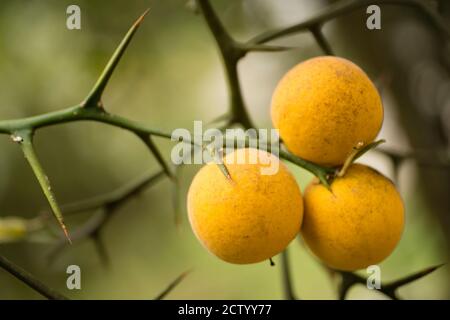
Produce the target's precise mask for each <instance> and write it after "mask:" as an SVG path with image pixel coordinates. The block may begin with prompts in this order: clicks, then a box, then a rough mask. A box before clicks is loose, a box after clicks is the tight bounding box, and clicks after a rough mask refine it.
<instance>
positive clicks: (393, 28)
mask: <svg viewBox="0 0 450 320" xmlns="http://www.w3.org/2000/svg"><path fill="white" fill-rule="evenodd" d="M212 2H213V5H214V7H215V9H216V10H217V12H218V14H219V16H220V17H221V19H222V21H223V23H224V24H225V25H226V26H227V28H228V30H230V32H231V33H232V34H233V35H234V36H235V37H236V39H238V40H245V39H248V38H249V37H250V36H253V35H256V34H258V33H260V32H262V31H264V30H267V29H270V28H274V27H279V26H287V25H290V24H292V23H295V22H298V21H301V20H303V19H305V18H307V17H308V16H310V15H312V14H314V13H316V12H318V11H319V10H320V9H321V8H322V7H323V6H325V5H327V4H329V2H327V1H312V0H304V1H300V0H283V1H270V0H231V1H225V0H221V1H215V0H213V1H212ZM70 4H78V5H79V6H80V7H81V14H82V16H81V17H82V29H81V30H68V29H67V28H66V18H67V15H66V8H67V6H68V5H70ZM148 7H151V11H150V13H149V15H148V16H147V17H146V19H145V22H144V23H143V25H142V26H141V29H140V30H139V31H138V33H137V34H136V36H135V38H134V40H133V42H132V43H131V45H130V47H129V49H128V50H127V52H126V53H125V56H124V58H123V59H122V61H121V63H120V64H119V66H118V68H117V70H116V72H115V74H114V75H113V77H112V79H111V82H110V84H109V86H108V88H107V90H106V92H105V95H104V104H105V106H106V109H107V110H108V111H110V112H113V113H116V114H120V115H123V116H126V117H129V118H131V119H135V120H139V121H143V122H146V123H148V124H150V125H153V126H154V127H155V128H160V129H164V130H166V131H171V130H172V129H174V128H181V127H185V128H188V129H192V126H193V121H194V120H204V121H210V120H212V119H213V118H215V117H217V116H219V115H221V114H223V113H224V112H225V111H226V110H227V103H228V100H227V89H226V82H225V78H224V74H223V70H222V64H221V60H220V56H219V55H218V50H217V49H216V45H215V43H214V41H213V38H212V37H211V34H210V32H209V30H208V28H207V26H206V24H205V23H204V20H203V18H202V16H201V15H196V14H194V13H193V12H192V10H189V9H188V8H187V6H186V1H184V0H164V1H162V0H159V1H156V0H154V1H143V0H134V1H126V2H125V1H114V2H113V1H87V0H86V1H76V3H75V2H73V1H65V0H64V1H56V0H45V1H36V0H33V1H25V0H19V1H16V0H14V1H13V0H4V1H1V3H0V119H9V118H19V117H24V116H30V115H35V114H39V113H43V112H48V111H53V110H57V109H60V108H63V107H67V106H71V105H75V104H77V103H79V102H80V101H81V100H82V99H83V98H84V97H85V96H86V94H87V93H88V91H89V90H90V88H91V86H92V85H93V84H94V82H95V80H96V78H97V76H98V75H99V74H100V72H101V70H102V68H103V67H104V65H105V64H106V62H107V60H108V59H109V56H110V55H111V54H112V52H113V51H114V49H115V47H116V46H117V44H118V43H119V41H120V39H121V37H122V36H123V35H124V34H125V32H126V31H127V29H128V28H129V26H130V25H131V23H132V22H133V21H134V20H135V19H136V18H137V17H138V16H139V15H140V14H141V13H142V12H143V11H144V10H145V9H146V8H148ZM383 10H386V11H383V19H384V18H386V24H384V25H383V29H382V30H381V31H374V32H370V31H368V30H366V29H365V17H366V14H365V12H364V10H360V11H357V12H355V13H353V14H351V15H348V16H346V17H343V18H339V19H336V20H334V21H332V22H330V23H329V24H327V25H326V27H325V29H324V32H325V34H326V36H327V37H328V38H329V39H330V42H331V45H332V46H333V48H334V49H335V52H336V53H337V54H338V55H340V56H343V57H347V58H349V59H351V60H353V61H354V62H356V63H357V64H359V65H360V66H361V67H362V68H363V69H365V70H366V71H367V73H368V74H369V76H370V77H371V78H372V79H374V80H377V79H379V78H380V76H382V75H383V74H384V72H385V70H389V68H390V67H391V66H392V64H395V65H396V66H397V65H398V63H395V61H397V60H396V59H399V58H398V56H397V55H396V54H398V52H400V53H401V52H402V51H401V49H402V48H399V47H398V46H399V44H397V42H396V41H395V37H401V38H402V39H403V40H404V39H405V32H406V31H405V32H403V33H401V32H402V30H403V29H404V28H405V27H404V24H401V23H400V22H401V21H402V19H403V20H405V19H406V22H405V23H407V24H406V30H407V31H408V30H409V31H408V32H413V33H414V32H415V34H416V36H417V32H418V31H417V30H419V31H421V30H422V32H423V33H424V39H425V38H426V39H431V40H429V41H436V43H439V40H436V39H435V38H436V37H435V36H434V35H429V33H431V31H429V28H428V27H427V26H426V25H425V26H424V25H423V23H422V20H423V19H421V18H422V17H420V16H418V15H417V14H416V13H415V12H413V11H412V10H411V12H409V11H408V10H406V9H402V8H387V9H383ZM397 17H398V19H397ZM384 21H385V20H383V23H384ZM408 23H409V24H408ZM399 28H400V31H399ZM402 28H403V29H402ZM414 28H416V29H414ZM349 30H352V35H351V37H349ZM411 30H412V31H411ZM399 33H400V35H399ZM407 34H408V33H407ZM349 38H350V39H349ZM416 41H419V40H416ZM420 41H421V40H420ZM424 41H425V40H424ZM277 43H279V44H286V45H292V46H295V47H296V49H294V50H291V51H289V52H283V53H252V54H249V55H248V56H247V57H245V59H243V60H242V61H241V62H240V64H239V72H240V75H241V79H242V89H243V93H244V97H245V100H246V102H247V105H248V107H249V111H250V114H251V116H252V119H254V121H255V123H256V124H257V125H258V126H259V127H270V126H271V123H270V118H269V106H270V98H271V94H272V91H273V89H274V87H275V85H276V83H277V81H278V80H279V79H280V78H281V76H282V75H283V74H284V73H285V72H286V71H287V70H288V69H289V68H290V67H292V66H293V65H295V64H296V63H298V62H300V61H302V60H304V59H306V58H309V57H312V56H316V55H320V54H321V51H320V50H319V48H318V47H317V45H316V44H315V42H314V40H313V38H312V37H311V35H310V34H308V33H304V34H300V35H296V36H291V37H287V38H285V39H282V40H280V41H277ZM433 43H435V42H433ZM423 45H424V46H429V44H427V43H424V44H423ZM396 46H397V47H396ZM404 50H407V51H406V52H404V53H403V54H404V55H406V56H411V55H413V56H414V55H415V53H414V52H415V51H414V50H417V51H418V52H421V51H423V50H431V49H429V48H428V49H423V48H422V44H421V43H420V42H419V43H418V44H417V45H416V46H412V51H411V50H408V48H407V47H406V48H404ZM415 56H416V57H419V56H420V54H419V53H418V54H416V55H415ZM412 63H413V62H412ZM414 63H415V62H414ZM447 71H448V70H447ZM439 81H441V82H444V83H447V84H448V83H449V82H448V81H449V80H448V72H447V78H443V79H439ZM391 84H392V82H391ZM395 86H396V83H395V78H394V83H393V85H392V86H389V84H387V85H386V87H385V88H384V89H383V91H382V93H383V100H384V104H385V108H386V119H385V123H384V127H383V130H382V132H381V134H380V138H385V139H387V141H388V143H387V147H389V148H391V149H394V150H409V149H410V148H412V147H415V145H417V144H416V143H415V142H416V141H417V140H414V137H413V136H412V133H411V132H412V131H414V130H410V128H408V125H405V122H404V121H405V117H406V118H408V117H407V116H406V115H405V110H404V109H402V108H400V107H399V105H400V104H401V103H402V102H404V99H403V100H402V98H401V97H400V98H399V95H398V94H396V93H395V90H396V89H398V88H396V87H395ZM400 89H401V90H403V93H404V94H405V95H408V94H411V92H410V91H411V90H410V88H409V89H407V90H405V89H404V88H400ZM447 89H448V87H447ZM408 90H410V91H408ZM447 91H448V90H447ZM412 93H414V94H415V92H414V90H413V91H412ZM444 93H445V90H444ZM447 93H448V92H447ZM426 94H431V95H432V94H433V93H428V92H426ZM446 98H447V100H445V101H446V103H447V105H449V104H448V103H449V102H448V101H450V99H449V97H448V94H447V95H446ZM411 108H415V107H414V106H411ZM430 108H431V107H430ZM447 109H448V107H447ZM442 112H443V111H442ZM447 113H448V114H450V113H449V112H447ZM445 119H447V120H448V116H447V118H444V124H445V123H446V121H447V120H445ZM402 121H403V122H402ZM408 121H409V120H408ZM411 121H412V120H411ZM415 128H418V127H415ZM416 130H419V131H420V130H422V135H423V131H424V130H425V131H426V130H427V129H426V128H425V129H423V128H422V129H416ZM423 144H425V143H423ZM158 145H159V147H160V148H161V150H163V153H164V155H165V156H166V158H167V159H169V156H170V148H171V146H172V144H171V143H170V141H163V140H158ZM427 146H428V145H427ZM36 148H37V152H38V154H39V156H40V158H41V160H42V163H43V164H44V167H45V169H46V170H47V173H48V176H49V177H50V179H51V181H52V183H53V187H54V190H55V192H56V195H57V198H58V200H59V202H60V203H62V204H64V203H71V202H74V201H77V200H82V199H85V198H89V197H92V196H94V195H98V194H103V193H107V192H108V191H112V190H114V189H115V188H118V187H120V186H121V185H123V184H125V183H127V182H129V181H130V180H133V179H134V178H136V177H138V176H140V175H141V174H142V173H143V172H146V171H148V170H155V171H156V170H157V169H158V165H157V163H156V162H155V160H154V159H153V158H152V156H151V155H150V154H149V153H148V151H147V150H146V148H145V146H144V145H143V144H141V143H140V141H138V140H137V139H136V138H135V137H134V136H132V135H131V134H130V133H128V132H125V131H122V130H120V129H117V128H112V127H108V126H106V125H102V124H96V123H73V124H67V125H62V126H56V127H51V128H47V129H45V130H42V131H39V132H38V134H37V136H36ZM362 162H365V163H370V164H371V165H372V166H374V167H376V168H377V169H379V170H380V171H382V172H383V173H384V174H386V175H388V176H389V177H391V178H395V174H394V170H393V169H394V167H393V165H392V163H391V162H390V161H389V159H388V158H387V157H385V156H383V155H381V154H379V153H377V152H371V153H370V154H368V155H366V156H365V157H364V158H363V159H362ZM290 168H291V169H292V172H293V173H294V174H295V176H296V178H297V179H298V181H299V184H300V185H301V187H302V189H303V188H304V186H305V185H306V184H307V183H308V182H309V180H310V179H311V176H310V175H309V174H307V173H305V171H303V170H301V169H299V168H296V167H293V166H290ZM196 170H198V166H188V167H186V168H185V169H184V170H183V171H182V176H181V181H182V183H181V185H182V186H181V193H180V195H179V201H180V208H181V213H182V218H183V219H182V224H181V226H180V227H178V228H177V227H176V226H175V225H174V210H173V204H172V200H171V198H172V191H173V190H172V185H171V183H170V182H169V181H168V179H165V180H162V181H160V182H158V183H157V184H156V185H155V186H153V187H151V188H150V189H148V190H146V191H145V192H144V193H142V194H141V195H140V196H138V197H137V198H135V199H133V200H131V201H130V202H128V203H127V204H126V205H125V206H124V207H123V208H122V209H121V211H120V212H119V213H118V214H117V215H115V216H114V218H113V220H111V222H110V224H109V225H108V226H107V227H106V229H105V230H104V232H103V233H102V238H103V240H104V242H105V245H106V249H107V251H108V253H109V255H110V259H111V263H110V265H109V267H104V266H103V265H102V264H101V262H100V259H99V257H98V254H97V251H96V250H95V247H94V244H93V243H92V242H91V241H90V240H86V241H83V242H81V243H75V244H74V245H72V246H70V247H67V248H66V249H65V250H64V252H63V253H62V254H61V255H60V256H58V257H57V259H56V260H55V261H54V262H53V263H52V264H49V263H48V259H47V256H48V253H49V251H50V249H51V247H52V243H48V241H45V239H46V238H45V237H43V238H34V239H30V241H22V242H18V243H0V253H1V254H2V255H5V256H7V257H8V258H10V259H11V260H13V261H15V262H16V263H17V264H19V265H21V266H23V267H24V268H26V269H27V270H29V271H30V272H32V273H33V274H34V275H36V276H37V277H38V278H39V279H41V280H43V281H44V282H45V283H47V284H48V285H50V286H52V287H54V288H55V289H58V290H59V291H61V292H62V293H64V294H66V295H67V296H69V297H71V298H77V299H151V298H153V297H154V296H156V295H157V294H158V293H159V292H160V291H162V290H163V289H164V288H165V287H166V286H167V284H168V283H169V282H170V281H172V280H173V279H174V278H175V277H177V276H178V275H179V274H180V273H182V272H183V271H186V270H192V272H191V273H190V274H189V276H188V277H187V278H186V279H185V280H184V281H183V282H182V283H181V284H180V285H179V286H178V287H177V288H176V289H175V290H174V291H173V292H172V293H170V295H169V296H168V298H173V299H281V298H282V283H281V270H280V263H279V258H278V257H276V258H275V263H276V266H275V267H270V265H269V263H268V262H267V263H259V264H255V265H247V266H238V265H231V264H227V263H225V262H222V261H220V260H218V259H217V258H216V257H214V256H212V255H210V254H209V253H208V252H206V251H205V250H204V249H203V248H202V247H201V245H200V244H199V242H198V241H197V240H196V239H195V237H194V235H193V233H192V231H191V229H190V227H189V223H188V221H187V219H186V209H185V194H186V191H187V188H188V187H189V183H190V181H191V179H192V177H193V175H194V174H195V172H196ZM435 170H438V169H435ZM433 172H434V171H433ZM421 174H423V172H422V173H421V168H420V167H419V166H417V164H416V163H415V162H414V161H406V162H404V163H403V165H402V166H401V168H400V170H399V172H398V180H397V182H398V184H399V188H400V191H401V193H402V196H403V198H404V200H405V203H406V210H407V211H406V212H407V224H406V229H405V232H404V236H403V238H402V240H401V242H400V244H399V246H398V247H397V249H396V250H395V252H394V253H393V254H392V255H391V256H390V257H389V258H388V259H387V260H386V261H384V262H383V263H382V264H381V267H382V279H383V281H389V280H391V279H396V278H399V277H401V276H404V275H407V274H410V273H412V272H415V271H418V270H421V269H423V268H425V267H428V266H431V265H435V264H439V263H443V262H446V261H447V260H448V253H449V250H448V242H447V240H446V239H448V233H447V232H448V225H445V224H444V223H443V222H442V221H444V220H443V219H441V218H440V216H439V215H438V214H435V212H436V210H442V208H441V209H439V208H438V207H439V205H441V204H442V205H443V206H444V208H445V206H448V201H449V200H448V197H447V198H446V197H441V198H440V199H438V200H433V199H431V200H430V198H429V197H427V196H426V194H425V191H424V190H427V189H430V188H432V187H431V186H430V185H429V184H427V183H430V182H429V180H428V182H426V180H425V181H424V180H423V179H422V178H421ZM434 174H435V179H434V180H433V181H434V182H433V183H436V184H437V183H439V181H442V180H445V179H446V177H448V175H447V176H446V175H445V174H442V173H439V172H438V173H434ZM446 186H447V189H444V190H441V192H444V193H443V194H444V195H445V194H447V195H448V193H449V189H448V182H447V184H446ZM440 189H442V188H440ZM439 201H440V202H439ZM47 208H48V207H47V202H46V200H45V198H44V196H43V195H42V193H41V191H40V189H39V186H38V184H37V182H36V179H35V178H34V176H33V174H32V172H31V170H30V169H29V167H28V165H27V164H26V162H25V160H24V158H23V156H22V154H21V152H20V150H19V148H18V147H17V146H16V145H14V144H13V143H11V141H10V139H9V138H8V137H7V136H0V216H2V217H4V216H23V217H30V218H31V217H34V216H36V215H37V214H38V213H39V212H40V211H42V210H44V209H47ZM447 215H448V212H447ZM88 216H89V213H87V214H86V215H81V216H80V217H79V218H77V219H68V220H67V222H68V225H69V228H70V229H74V228H76V226H77V225H79V224H80V223H82V222H83V221H84V219H86V218H87V217H88ZM447 221H448V218H447ZM55 227H56V226H55ZM31 240H33V241H31ZM289 250H290V253H291V266H292V271H293V279H294V283H295V289H296V291H297V293H298V295H299V296H300V297H301V298H303V299H334V298H336V290H335V287H336V282H335V281H332V280H330V278H329V276H328V274H327V273H326V272H325V270H324V269H323V268H322V267H321V266H320V265H319V264H318V263H317V261H315V259H314V258H313V257H312V256H311V255H310V254H309V253H308V252H307V249H306V248H305V247H304V246H303V245H302V244H301V242H300V241H294V242H293V243H292V244H291V245H290V247H289ZM70 264H77V265H79V266H80V267H81V270H82V290H80V291H76V290H74V291H69V290H67V289H66V286H65V285H66V277H67V275H66V273H65V270H66V267H67V266H68V265H70ZM362 274H364V272H363V273H362ZM449 275H450V270H449V267H448V266H445V267H443V268H441V269H439V270H438V271H436V272H435V273H433V274H431V275H429V276H427V277H425V278H423V279H421V280H419V281H417V282H415V283H414V284H412V285H409V286H407V287H404V288H402V289H401V290H400V295H401V296H402V297H404V298H407V299H419V298H425V299H447V298H449V297H450V286H449V283H450V281H449V280H450V279H449ZM40 298H41V296H39V295H38V294H36V293H34V292H33V291H32V290H31V289H29V288H28V287H26V286H25V285H23V284H22V283H20V282H19V281H18V280H16V279H15V278H13V277H12V276H10V275H9V274H7V273H6V272H4V271H2V270H0V299H40ZM349 298H358V299H360V298H362V299H372V298H374V299H383V298H384V297H383V296H382V295H381V294H378V293H376V292H371V291H368V290H366V289H365V288H362V287H356V288H354V289H352V291H351V292H350V295H349Z"/></svg>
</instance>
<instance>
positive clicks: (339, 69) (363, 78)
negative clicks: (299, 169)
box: [271, 56, 383, 166]
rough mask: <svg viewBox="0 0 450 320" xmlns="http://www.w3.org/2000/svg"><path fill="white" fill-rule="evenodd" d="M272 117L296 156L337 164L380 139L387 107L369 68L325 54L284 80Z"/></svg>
mask: <svg viewBox="0 0 450 320" xmlns="http://www.w3.org/2000/svg"><path fill="white" fill-rule="evenodd" d="M271 115H272V122H273V124H274V127H275V128H277V129H279V133H280V136H281V138H282V139H283V141H284V143H285V145H286V147H287V148H288V149H289V150H290V151H291V152H292V153H294V154H295V155H297V156H299V157H301V158H304V159H307V160H309V161H312V162H315V163H318V164H322V165H329V166H335V165H340V164H343V163H344V161H345V159H346V157H347V156H348V155H349V153H350V152H351V151H352V148H353V147H355V146H356V145H357V144H360V143H363V144H368V143H370V142H372V141H373V140H374V139H375V138H376V136H377V134H378V132H379V131H380V128H381V125H382V122H383V106H382V103H381V98H380V95H379V93H378V91H377V89H376V88H375V86H374V84H373V83H372V81H371V80H370V79H369V77H368V76H367V75H366V74H365V73H364V71H363V70H361V69H360V68H359V67H358V66H357V65H355V64H354V63H352V62H350V61H348V60H346V59H343V58H337V57H331V56H325V57H317V58H312V59H309V60H307V61H304V62H302V63H300V64H298V65H297V66H295V67H294V68H292V69H291V70H290V71H289V72H288V73H287V74H286V75H285V76H284V77H283V78H282V79H281V81H280V82H279V84H278V86H277V88H276V89H275V92H274V94H273V97H272V107H271Z"/></svg>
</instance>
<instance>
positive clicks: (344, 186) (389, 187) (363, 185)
mask: <svg viewBox="0 0 450 320" xmlns="http://www.w3.org/2000/svg"><path fill="white" fill-rule="evenodd" d="M331 191H332V192H330V191H329V190H328V189H326V188H325V187H324V186H323V185H321V184H319V183H318V182H317V181H316V180H313V181H312V182H311V183H310V184H309V186H308V187H307V188H306V190H305V194H304V203H305V214H304V221H303V226H302V231H301V234H302V236H303V239H304V240H305V242H306V244H307V245H308V247H309V248H310V249H311V251H312V252H313V253H314V254H315V255H316V256H317V257H318V258H319V259H320V260H322V261H323V262H324V263H325V264H326V265H328V266H330V267H331V268H334V269H338V270H344V271H352V270H357V269H361V268H366V267H368V266H369V265H373V264H378V263H379V262H381V261H383V260H384V259H385V258H386V257H387V256H389V255H390V254H391V252H392V251H393V250H394V248H395V247H396V245H397V243H398V242H399V240H400V238H401V235H402V232H403V225H404V209H403V202H402V199H401V197H400V195H399V193H398V192H397V190H396V188H395V186H394V184H393V183H392V182H391V181H390V180H389V179H387V178H386V177H384V176H383V175H381V174H380V173H378V172H377V171H375V170H373V169H371V168H370V167H367V166H365V165H360V164H353V165H352V166H350V167H349V169H348V171H347V172H346V174H345V175H344V177H342V178H336V179H335V180H334V181H333V183H332V184H331Z"/></svg>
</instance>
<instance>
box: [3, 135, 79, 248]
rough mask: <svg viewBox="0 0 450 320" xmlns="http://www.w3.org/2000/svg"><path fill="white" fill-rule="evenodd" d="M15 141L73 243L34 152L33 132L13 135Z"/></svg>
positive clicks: (67, 236)
mask: <svg viewBox="0 0 450 320" xmlns="http://www.w3.org/2000/svg"><path fill="white" fill-rule="evenodd" d="M12 138H13V141H15V142H18V143H20V146H21V148H22V152H23V154H24V156H25V158H26V159H27V161H28V163H29V165H30V167H31V169H32V170H33V173H34V175H35V176H36V178H37V180H38V182H39V185H40V186H41V189H42V191H43V192H44V195H45V197H46V198H47V200H48V203H49V204H50V207H51V208H52V211H53V214H54V216H55V218H56V220H57V221H58V223H59V225H60V226H61V228H62V230H63V232H64V235H65V236H66V238H67V240H68V241H69V243H72V241H71V239H70V236H69V232H68V230H67V228H66V225H65V224H64V218H63V215H62V212H61V209H60V208H59V205H58V202H57V201H56V198H55V194H54V193H53V191H52V188H51V185H50V181H49V179H48V177H47V175H46V174H45V171H44V169H43V168H42V165H41V163H40V162H39V159H38V157H37V155H36V152H35V151H34V147H33V141H32V139H33V133H32V131H22V132H18V133H17V134H15V135H13V137H12Z"/></svg>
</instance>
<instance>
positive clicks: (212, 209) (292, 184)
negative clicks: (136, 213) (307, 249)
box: [187, 149, 303, 264]
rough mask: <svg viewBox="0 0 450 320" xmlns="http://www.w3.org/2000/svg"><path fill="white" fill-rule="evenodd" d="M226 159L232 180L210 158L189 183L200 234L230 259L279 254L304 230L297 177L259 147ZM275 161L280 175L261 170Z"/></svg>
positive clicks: (192, 217)
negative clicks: (265, 172)
mask: <svg viewBox="0 0 450 320" xmlns="http://www.w3.org/2000/svg"><path fill="white" fill-rule="evenodd" d="M263 157H264V158H263ZM239 159H242V161H236V160H239ZM252 159H254V160H257V161H252ZM264 159H268V161H270V162H269V163H268V162H267V161H266V160H264ZM224 163H225V165H226V167H227V169H228V171H229V173H230V175H231V180H230V179H227V178H226V177H225V176H224V175H223V173H222V172H221V170H220V169H219V168H218V166H217V165H216V164H214V163H211V164H207V165H205V166H204V167H203V168H202V169H200V171H199V172H198V173H197V175H196V176H195V177H194V179H193V181H192V184H191V186H190V188H189V192H188V200H187V208H188V214H189V221H190V223H191V226H192V229H193V230H194V233H195V235H196V236H197V238H198V239H199V240H200V242H201V243H202V244H203V245H204V246H205V247H206V248H207V249H208V250H209V251H210V252H212V253H213V254H215V255H216V256H218V257H219V258H221V259H222V260H225V261H227V262H230V263H237V264H246V263H255V262H260V261H263V260H266V259H269V258H271V257H273V256H275V255H276V254H278V253H280V252H281V251H283V250H284V249H285V248H286V246H287V245H288V244H289V243H290V242H291V240H292V239H294V238H295V236H296V235H297V234H298V233H299V231H300V226H301V222H302V217H303V201H302V195H301V193H300V189H299V187H298V185H297V183H296V181H295V179H294V178H293V176H292V175H291V174H290V172H289V171H288V169H287V167H286V166H285V165H284V164H283V163H282V162H281V161H280V160H279V159H278V158H277V157H276V156H274V155H272V154H270V153H267V152H265V151H260V150H257V149H238V150H236V151H234V152H232V153H230V154H228V155H226V156H225V157H224ZM273 164H276V165H278V166H279V167H278V170H277V172H276V173H275V174H272V175H265V174H262V171H261V169H263V168H268V167H269V166H270V165H273Z"/></svg>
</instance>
